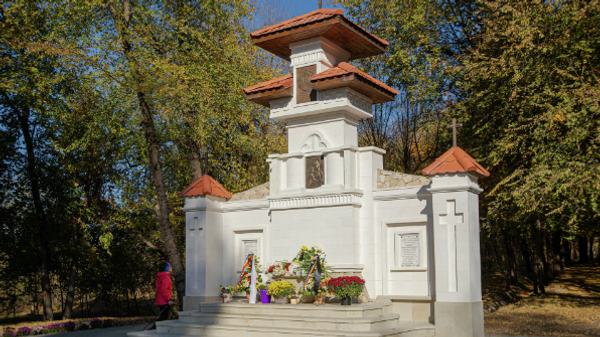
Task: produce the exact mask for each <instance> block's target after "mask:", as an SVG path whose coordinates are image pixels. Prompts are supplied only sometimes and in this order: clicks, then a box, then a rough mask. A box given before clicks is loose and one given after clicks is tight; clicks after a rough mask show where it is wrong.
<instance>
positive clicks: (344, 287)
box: [327, 276, 365, 305]
mask: <svg viewBox="0 0 600 337" xmlns="http://www.w3.org/2000/svg"><path fill="white" fill-rule="evenodd" d="M364 286H365V280H363V279H362V278H360V277H358V276H341V277H336V278H332V279H330V280H329V281H327V287H328V288H329V291H331V293H333V295H334V296H335V297H336V298H337V299H339V300H341V301H342V305H350V304H351V303H352V298H353V297H358V296H360V294H361V293H362V290H363V287H364Z"/></svg>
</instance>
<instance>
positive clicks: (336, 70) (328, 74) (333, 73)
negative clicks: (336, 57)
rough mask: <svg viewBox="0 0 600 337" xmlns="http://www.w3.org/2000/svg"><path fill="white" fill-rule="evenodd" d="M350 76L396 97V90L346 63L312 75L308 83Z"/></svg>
mask: <svg viewBox="0 0 600 337" xmlns="http://www.w3.org/2000/svg"><path fill="white" fill-rule="evenodd" d="M350 74H354V75H356V76H358V77H360V78H361V79H363V80H365V81H368V82H370V83H371V84H372V85H374V86H376V87H378V88H379V89H383V90H384V91H387V92H389V93H391V94H392V95H393V96H396V95H398V90H396V89H394V88H392V87H389V86H387V85H386V84H385V83H383V82H380V81H378V80H377V79H375V78H374V77H372V76H371V75H369V74H367V73H365V72H363V71H360V70H359V69H358V68H356V67H354V66H353V65H351V64H349V63H346V62H340V63H339V64H338V65H337V66H335V67H333V68H331V69H329V70H325V71H324V72H322V73H318V74H316V75H314V76H313V77H311V78H310V81H311V82H317V81H320V80H325V79H329V78H334V77H341V76H347V75H350Z"/></svg>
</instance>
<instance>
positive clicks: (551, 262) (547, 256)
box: [543, 231, 555, 282]
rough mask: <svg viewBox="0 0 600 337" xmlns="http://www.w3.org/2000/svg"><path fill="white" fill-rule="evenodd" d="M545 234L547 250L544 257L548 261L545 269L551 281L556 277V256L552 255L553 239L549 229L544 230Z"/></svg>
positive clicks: (547, 277)
mask: <svg viewBox="0 0 600 337" xmlns="http://www.w3.org/2000/svg"><path fill="white" fill-rule="evenodd" d="M543 236H544V240H545V244H546V250H545V254H544V258H545V259H546V261H547V263H546V264H547V268H546V270H545V272H546V279H547V280H548V282H549V281H552V280H553V279H554V268H555V267H554V258H553V256H552V240H551V239H550V233H549V232H547V231H544V232H543Z"/></svg>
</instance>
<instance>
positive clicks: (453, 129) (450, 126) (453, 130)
mask: <svg viewBox="0 0 600 337" xmlns="http://www.w3.org/2000/svg"><path fill="white" fill-rule="evenodd" d="M462 126H463V125H462V123H456V118H452V124H450V125H446V127H447V128H448V129H450V128H452V147H456V128H460V127H462Z"/></svg>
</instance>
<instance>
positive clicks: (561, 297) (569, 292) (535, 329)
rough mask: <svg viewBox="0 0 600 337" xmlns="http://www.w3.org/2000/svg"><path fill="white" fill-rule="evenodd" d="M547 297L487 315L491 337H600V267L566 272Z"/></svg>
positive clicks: (532, 298)
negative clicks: (520, 336) (524, 336)
mask: <svg viewBox="0 0 600 337" xmlns="http://www.w3.org/2000/svg"><path fill="white" fill-rule="evenodd" d="M546 292H547V294H546V295H544V296H534V295H529V296H527V297H524V298H523V299H522V300H521V301H519V302H517V303H513V304H509V305H507V306H504V307H502V308H500V309H498V310H497V311H495V312H493V313H490V314H487V315H485V330H486V333H489V334H506V335H526V336H528V335H530V336H569V337H580V336H581V337H583V336H600V265H598V264H596V265H592V264H581V265H577V266H572V267H569V268H566V269H565V271H564V273H562V274H561V275H560V276H559V277H558V278H557V279H556V280H554V281H553V282H552V283H551V284H550V285H549V286H548V287H547V288H546Z"/></svg>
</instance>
